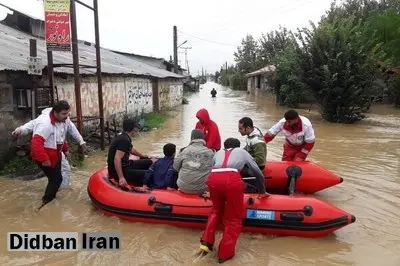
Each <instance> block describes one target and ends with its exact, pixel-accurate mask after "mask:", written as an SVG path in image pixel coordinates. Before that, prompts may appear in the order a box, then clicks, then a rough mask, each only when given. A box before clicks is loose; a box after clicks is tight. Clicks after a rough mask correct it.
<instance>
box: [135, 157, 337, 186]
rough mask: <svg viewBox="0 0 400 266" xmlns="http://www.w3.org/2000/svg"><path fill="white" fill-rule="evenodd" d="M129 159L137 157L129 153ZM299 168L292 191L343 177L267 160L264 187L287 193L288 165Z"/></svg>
mask: <svg viewBox="0 0 400 266" xmlns="http://www.w3.org/2000/svg"><path fill="white" fill-rule="evenodd" d="M130 159H131V160H136V159H138V157H136V156H133V155H131V157H130ZM292 165H296V166H298V167H300V168H301V171H302V173H301V175H300V176H298V177H296V178H295V185H294V190H295V191H294V192H300V193H305V194H313V193H316V192H318V191H321V190H324V189H327V188H329V187H333V186H335V185H337V184H340V183H342V182H343V178H341V177H340V176H338V175H336V174H335V173H333V172H331V171H329V170H327V169H325V168H323V167H321V166H319V165H318V164H316V163H313V162H310V161H306V162H294V161H268V162H267V164H266V167H265V169H264V171H263V172H264V176H265V187H266V189H267V191H268V192H271V193H287V191H288V189H289V183H290V177H289V176H288V173H287V169H288V167H290V166H292Z"/></svg>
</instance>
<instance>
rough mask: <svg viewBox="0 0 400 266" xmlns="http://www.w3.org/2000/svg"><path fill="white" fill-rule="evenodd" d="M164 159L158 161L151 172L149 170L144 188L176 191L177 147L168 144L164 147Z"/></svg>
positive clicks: (144, 181) (150, 169) (145, 177)
mask: <svg viewBox="0 0 400 266" xmlns="http://www.w3.org/2000/svg"><path fill="white" fill-rule="evenodd" d="M163 151H164V155H165V156H164V158H162V159H160V160H158V161H156V162H155V163H154V164H153V165H152V166H150V168H149V170H147V172H146V174H145V176H144V180H143V184H144V185H143V188H144V189H149V188H158V189H175V188H176V179H177V173H176V172H175V170H174V168H173V165H174V157H175V152H176V146H175V144H172V143H167V144H165V145H164V147H163Z"/></svg>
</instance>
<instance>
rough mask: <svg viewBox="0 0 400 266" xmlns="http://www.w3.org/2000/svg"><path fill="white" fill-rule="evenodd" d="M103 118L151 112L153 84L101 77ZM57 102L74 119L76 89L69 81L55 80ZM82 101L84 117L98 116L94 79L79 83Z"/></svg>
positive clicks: (83, 80)
mask: <svg viewBox="0 0 400 266" xmlns="http://www.w3.org/2000/svg"><path fill="white" fill-rule="evenodd" d="M102 81H103V101H104V117H105V119H106V120H107V119H110V118H112V117H117V118H119V117H122V116H123V115H124V114H128V115H135V114H138V113H141V112H151V111H153V92H152V89H153V88H152V84H151V81H150V80H149V79H142V78H131V77H126V78H125V77H103V78H102ZM55 84H56V86H57V92H58V98H59V100H67V101H68V102H69V103H70V104H71V116H72V117H74V116H76V105H75V86H74V80H73V78H72V77H68V78H67V79H61V78H59V77H57V78H56V80H55ZM81 99H82V100H81V101H82V114H83V116H92V117H95V116H98V114H99V108H98V94H97V78H95V77H85V78H82V79H81Z"/></svg>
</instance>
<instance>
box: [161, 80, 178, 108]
mask: <svg viewBox="0 0 400 266" xmlns="http://www.w3.org/2000/svg"><path fill="white" fill-rule="evenodd" d="M158 95H159V99H160V110H167V109H170V108H173V107H175V106H178V105H180V104H182V98H183V83H182V81H176V80H163V81H159V82H158Z"/></svg>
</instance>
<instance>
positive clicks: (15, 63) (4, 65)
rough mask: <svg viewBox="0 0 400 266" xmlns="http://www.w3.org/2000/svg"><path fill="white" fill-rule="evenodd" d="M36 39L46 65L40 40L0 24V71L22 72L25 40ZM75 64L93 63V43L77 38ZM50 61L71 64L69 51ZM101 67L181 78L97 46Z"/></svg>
mask: <svg viewBox="0 0 400 266" xmlns="http://www.w3.org/2000/svg"><path fill="white" fill-rule="evenodd" d="M32 38H33V39H36V40H37V55H38V57H40V58H42V63H43V66H44V67H45V66H47V51H46V44H45V41H44V39H40V38H37V37H33V36H31V35H29V34H27V33H25V32H22V31H20V30H18V29H15V28H12V27H9V26H7V25H4V24H1V23H0V47H1V48H0V71H3V70H13V71H26V70H27V58H28V57H29V39H32ZM78 47H79V48H78V49H79V64H81V65H89V66H96V49H95V47H94V44H89V43H86V42H83V41H79V44H78ZM53 62H54V64H72V52H53ZM101 70H102V73H107V74H125V75H127V74H131V75H141V76H151V77H156V78H184V76H182V75H178V74H175V73H173V72H170V71H167V70H164V69H160V68H157V67H154V66H151V65H148V64H146V63H144V62H142V61H139V60H136V59H135V58H132V57H128V56H125V55H123V54H119V53H115V52H113V51H111V50H108V49H104V48H101ZM54 72H56V73H66V74H73V68H69V67H57V68H54ZM79 72H80V74H86V75H93V74H96V69H95V68H80V70H79Z"/></svg>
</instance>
